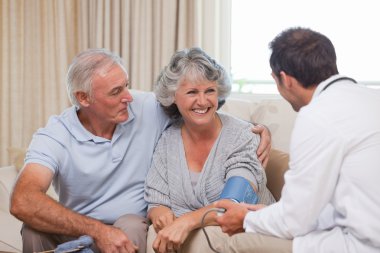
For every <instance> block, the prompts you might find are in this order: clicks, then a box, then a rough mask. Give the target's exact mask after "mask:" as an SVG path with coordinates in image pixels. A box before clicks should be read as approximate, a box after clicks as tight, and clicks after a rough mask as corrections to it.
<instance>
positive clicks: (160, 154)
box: [145, 113, 275, 217]
mask: <svg viewBox="0 0 380 253" xmlns="http://www.w3.org/2000/svg"><path fill="white" fill-rule="evenodd" d="M218 115H219V117H220V119H221V121H222V124H223V126H222V130H221V132H220V134H219V137H218V139H217V140H216V141H215V143H214V145H213V147H212V149H211V151H210V154H209V155H208V158H207V160H206V162H205V164H204V167H203V169H202V172H201V174H200V176H199V180H198V183H197V185H196V186H195V188H194V190H193V187H192V186H191V180H190V175H189V170H188V167H187V163H186V157H185V151H184V146H183V142H182V137H181V125H182V121H178V122H176V123H174V124H173V125H172V126H171V127H169V128H168V129H167V130H166V131H165V132H164V133H163V134H162V136H161V138H160V140H159V142H158V144H157V146H156V149H155V152H154V155H153V160H152V165H151V168H150V170H149V173H148V176H147V178H146V182H145V200H146V201H147V202H148V209H150V208H152V207H155V206H157V205H164V206H167V207H169V208H170V209H171V210H172V211H173V212H174V214H175V215H176V216H177V217H179V216H181V215H183V214H185V213H187V212H190V211H194V210H197V209H199V208H201V207H204V206H207V205H209V204H211V203H213V202H215V201H216V200H218V198H219V195H220V193H221V191H222V189H223V187H224V184H225V182H226V180H227V179H228V178H229V177H232V176H242V177H245V178H246V179H248V180H250V181H251V182H253V183H254V184H256V186H257V187H258V196H259V199H260V201H259V203H263V204H271V203H273V202H274V201H275V200H274V198H273V196H272V194H271V193H270V192H269V190H268V189H267V187H266V176H265V172H264V169H263V168H262V166H261V163H260V162H259V160H258V158H257V155H256V149H257V147H258V144H259V141H260V139H259V136H258V135H256V134H253V133H252V131H251V128H252V125H251V124H249V123H248V122H245V121H242V120H239V119H237V118H234V117H232V116H230V115H226V114H222V113H218Z"/></svg>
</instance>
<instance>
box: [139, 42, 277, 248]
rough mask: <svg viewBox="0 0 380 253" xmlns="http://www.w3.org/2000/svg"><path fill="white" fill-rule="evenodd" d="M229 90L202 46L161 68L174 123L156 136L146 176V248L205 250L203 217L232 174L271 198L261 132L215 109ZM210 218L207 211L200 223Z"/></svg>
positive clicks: (159, 86) (159, 92)
mask: <svg viewBox="0 0 380 253" xmlns="http://www.w3.org/2000/svg"><path fill="white" fill-rule="evenodd" d="M230 90H231V83H230V79H229V77H228V75H227V73H226V71H225V70H224V68H223V67H222V66H221V65H219V64H218V63H216V62H215V60H213V59H212V58H211V57H209V56H208V55H207V54H206V53H205V52H204V51H202V50H201V49H200V48H191V49H185V50H182V51H179V52H177V53H175V54H174V56H173V57H172V59H171V61H170V63H169V65H168V66H166V67H165V68H164V70H163V71H162V72H161V74H160V76H159V78H158V81H157V83H156V89H155V93H156V96H157V99H158V101H159V102H160V103H161V105H162V106H163V107H164V109H165V111H166V112H167V113H168V115H169V116H170V117H171V118H173V119H175V121H174V123H173V124H172V126H171V127H170V128H168V129H167V130H166V131H165V132H164V133H163V135H162V136H161V139H160V140H159V142H158V144H157V146H156V150H155V153H154V156H153V161H152V165H151V169H150V171H149V173H148V176H147V179H146V184H145V199H146V201H147V202H148V204H149V206H148V218H149V219H150V220H151V221H152V226H153V228H152V226H151V227H150V230H149V233H148V245H147V248H148V252H153V249H154V250H155V251H156V252H160V253H161V252H162V253H163V252H171V251H173V250H174V251H177V252H210V248H209V246H208V245H207V243H205V242H206V241H205V238H204V236H203V234H202V233H200V232H199V231H200V230H199V228H200V227H201V226H202V224H201V220H202V217H203V215H204V214H205V212H206V211H207V210H209V209H210V208H212V203H213V202H215V201H216V200H218V198H219V195H220V193H221V191H222V189H223V187H224V184H225V182H226V180H228V179H229V178H230V177H232V176H242V177H244V178H246V179H247V180H249V181H250V182H251V184H252V185H253V186H254V189H255V190H256V193H257V195H258V197H259V203H262V204H266V205H268V204H271V203H273V202H274V198H273V196H272V195H271V193H270V192H269V190H268V189H267V188H266V176H265V172H264V169H263V167H262V166H261V164H260V162H259V160H258V158H257V155H256V149H257V146H258V144H259V136H258V135H255V134H252V132H251V128H252V125H251V124H250V123H248V122H244V121H242V120H239V119H236V118H234V117H232V116H229V115H226V114H222V113H219V112H217V109H218V107H219V103H220V102H219V101H224V100H225V98H226V97H227V96H228V95H229V93H230ZM214 219H215V213H212V214H210V215H207V216H206V219H205V224H204V225H206V226H207V225H215V224H216V223H215V221H214ZM207 231H209V233H210V236H211V237H212V240H218V239H219V240H223V238H224V237H225V236H227V235H225V234H223V232H222V231H221V230H220V228H219V227H215V226H214V227H207ZM156 233H157V235H156ZM195 241H197V242H195ZM152 248H153V249H152Z"/></svg>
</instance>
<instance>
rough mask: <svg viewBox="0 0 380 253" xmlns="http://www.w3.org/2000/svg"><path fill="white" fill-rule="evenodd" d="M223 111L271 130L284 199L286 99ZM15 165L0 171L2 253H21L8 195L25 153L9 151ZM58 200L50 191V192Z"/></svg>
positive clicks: (238, 102)
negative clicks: (10, 212)
mask: <svg viewBox="0 0 380 253" xmlns="http://www.w3.org/2000/svg"><path fill="white" fill-rule="evenodd" d="M222 111H224V112H227V113H230V114H232V115H235V116H237V117H239V118H242V119H244V120H248V121H254V122H259V123H262V124H264V125H266V126H268V128H269V129H270V130H271V133H272V147H273V150H272V152H271V159H270V160H269V164H268V166H267V168H266V173H267V177H268V188H269V189H270V190H271V192H272V193H273V195H274V196H275V198H276V199H279V197H280V196H281V189H282V186H283V173H284V172H285V171H286V169H287V167H288V155H287V151H288V145H289V138H290V133H291V130H292V128H293V123H294V119H295V116H296V113H295V112H293V110H292V109H291V107H290V106H289V105H288V103H287V102H285V101H284V100H283V99H281V98H279V97H277V98H271V99H266V98H262V97H261V96H257V97H246V98H234V97H231V98H229V99H228V100H227V102H226V104H225V105H224V106H223V107H222ZM9 151H10V152H11V154H12V157H13V158H14V159H13V160H14V164H13V165H11V166H8V167H2V168H0V252H21V251H22V247H21V245H22V243H21V236H20V228H21V222H20V221H18V220H17V219H15V218H14V217H13V216H11V215H10V214H9V194H10V191H11V189H12V185H13V183H14V181H15V179H16V176H17V173H18V170H19V169H20V168H21V167H22V164H23V157H24V152H25V150H24V149H10V150H9ZM48 193H49V194H50V195H51V196H53V197H54V198H56V194H55V193H54V191H53V190H52V189H51V188H50V189H49V192H48Z"/></svg>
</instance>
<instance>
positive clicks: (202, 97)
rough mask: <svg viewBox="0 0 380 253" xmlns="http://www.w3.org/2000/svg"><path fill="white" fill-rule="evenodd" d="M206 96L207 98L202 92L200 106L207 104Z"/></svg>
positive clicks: (199, 99)
mask: <svg viewBox="0 0 380 253" xmlns="http://www.w3.org/2000/svg"><path fill="white" fill-rule="evenodd" d="M206 100H207V99H206V96H205V94H204V93H202V92H200V93H199V94H198V103H199V104H200V105H204V104H205V103H206Z"/></svg>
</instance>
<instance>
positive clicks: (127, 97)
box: [11, 49, 270, 252]
mask: <svg viewBox="0 0 380 253" xmlns="http://www.w3.org/2000/svg"><path fill="white" fill-rule="evenodd" d="M67 90H68V95H69V97H70V100H71V102H72V104H73V105H74V106H72V107H71V108H68V109H66V110H65V111H64V112H63V113H62V114H61V115H59V116H53V117H51V118H50V119H49V122H48V123H47V125H46V126H45V127H44V128H42V129H39V130H38V131H37V132H36V133H35V135H34V136H33V139H32V142H31V144H30V146H29V149H28V152H27V155H26V158H25V166H24V168H23V170H22V172H21V174H20V175H19V178H18V180H17V182H16V184H15V187H14V191H13V193H12V197H11V213H12V214H13V215H15V216H16V217H17V218H19V219H20V220H22V221H23V222H24V226H23V229H22V237H23V249H24V252H36V251H45V250H52V249H54V248H55V247H56V246H57V245H58V244H60V243H63V242H66V241H69V240H72V239H75V238H77V237H78V236H81V235H89V236H91V237H92V238H93V239H94V242H95V245H93V250H94V251H98V250H99V251H101V252H136V251H138V252H145V248H146V233H147V223H146V218H145V216H146V207H147V205H146V202H145V201H144V181H145V176H146V174H147V171H148V169H149V167H150V163H151V158H152V154H153V151H154V147H155V145H156V142H157V140H158V139H159V137H160V135H161V133H162V131H163V130H164V129H165V128H166V126H167V125H168V124H169V120H168V118H167V116H166V114H164V112H163V110H162V108H161V107H160V106H159V104H158V102H157V101H156V99H155V97H154V96H153V95H152V94H151V93H136V94H134V95H133V97H132V95H131V94H130V92H129V90H128V74H127V71H126V70H125V68H124V67H123V63H122V60H121V59H120V57H118V56H117V55H115V54H113V53H111V52H109V51H107V50H104V49H90V50H87V51H84V52H82V53H80V54H79V55H78V56H77V57H76V58H75V59H74V61H73V63H72V64H71V66H70V68H69V70H68V76H67ZM132 101H133V102H132ZM258 131H262V129H259V130H258ZM266 137H268V133H267V132H266ZM264 139H266V140H268V139H269V138H264ZM263 143H264V145H263V147H262V148H263V149H265V147H270V145H268V141H264V142H263ZM267 152H268V150H267V149H265V151H263V154H262V156H261V158H262V159H264V161H265V159H267V156H266V154H267ZM51 182H52V183H53V185H54V187H55V190H56V192H57V193H58V195H59V202H56V201H54V200H53V199H51V198H50V197H49V196H48V195H46V191H47V189H48V187H49V185H50V184H51Z"/></svg>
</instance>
